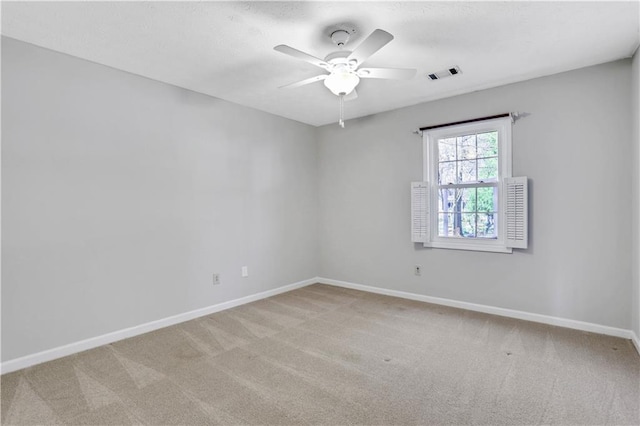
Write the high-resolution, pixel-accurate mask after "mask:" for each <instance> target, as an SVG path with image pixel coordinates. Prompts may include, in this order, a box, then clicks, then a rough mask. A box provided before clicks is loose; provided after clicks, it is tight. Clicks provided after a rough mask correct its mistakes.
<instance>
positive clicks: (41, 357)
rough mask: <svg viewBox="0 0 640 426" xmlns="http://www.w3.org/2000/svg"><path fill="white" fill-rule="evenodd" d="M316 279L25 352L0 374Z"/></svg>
mask: <svg viewBox="0 0 640 426" xmlns="http://www.w3.org/2000/svg"><path fill="white" fill-rule="evenodd" d="M316 282H317V279H316V278H311V279H308V280H304V281H299V282H297V283H293V284H289V285H285V286H282V287H278V288H275V289H272V290H267V291H263V292H261V293H256V294H252V295H249V296H245V297H241V298H239V299H234V300H230V301H228V302H222V303H218V304H216V305H211V306H207V307H205V308H200V309H196V310H193V311H189V312H185V313H182V314H178V315H173V316H170V317H167V318H163V319H159V320H156V321H151V322H147V323H144V324H140V325H136V326H134V327H129V328H125V329H123V330H118V331H114V332H112V333H107V334H103V335H101V336H96V337H91V338H89V339H86V340H81V341H79V342H74V343H69V344H67V345H64V346H59V347H57V348H53V349H48V350H46V351H42V352H38V353H35V354H32V355H27V356H23V357H20V358H16V359H12V360H9V361H5V362H3V363H2V364H0V372H1V373H2V374H5V373H10V372H12V371H16V370H21V369H23V368H27V367H31V366H33V365H37V364H41V363H43V362H47V361H52V360H54V359H58V358H62V357H65V356H68V355H73V354H75V353H78V352H82V351H86V350H88V349H93V348H96V347H98V346H102V345H106V344H109V343H113V342H116V341H118V340H122V339H127V338H129V337H133V336H138V335H140V334H144V333H148V332H150V331H154V330H158V329H160V328H164V327H168V326H170V325H174V324H178V323H181V322H185V321H189V320H192V319H194V318H199V317H202V316H205V315H211V314H213V313H215V312H220V311H224V310H226V309H230V308H234V307H236V306H240V305H244V304H246V303H251V302H255V301H256V300H260V299H265V298H267V297H271V296H275V295H276V294H280V293H284V292H287V291H290V290H294V289H296V288H300V287H305V286H308V285H310V284H313V283H316Z"/></svg>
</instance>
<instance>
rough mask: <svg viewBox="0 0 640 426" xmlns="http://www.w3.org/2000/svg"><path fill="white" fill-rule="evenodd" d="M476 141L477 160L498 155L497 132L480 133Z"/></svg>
mask: <svg viewBox="0 0 640 426" xmlns="http://www.w3.org/2000/svg"><path fill="white" fill-rule="evenodd" d="M477 140H478V158H480V157H495V156H496V155H498V132H489V133H480V134H479V135H478V138H477Z"/></svg>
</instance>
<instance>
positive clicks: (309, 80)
mask: <svg viewBox="0 0 640 426" xmlns="http://www.w3.org/2000/svg"><path fill="white" fill-rule="evenodd" d="M327 77H329V74H320V75H316V76H315V77H311V78H307V79H306V80H302V81H298V82H297V83H291V84H285V85H284V86H280V87H278V89H294V88H296V87H300V86H304V85H305V84H310V83H315V82H316V81H320V80H324V79H325V78H327Z"/></svg>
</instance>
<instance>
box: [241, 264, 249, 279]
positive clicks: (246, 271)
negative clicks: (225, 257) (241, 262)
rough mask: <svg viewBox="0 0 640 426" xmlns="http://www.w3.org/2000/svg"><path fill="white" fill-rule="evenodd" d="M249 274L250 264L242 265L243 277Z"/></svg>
mask: <svg viewBox="0 0 640 426" xmlns="http://www.w3.org/2000/svg"><path fill="white" fill-rule="evenodd" d="M248 276H249V267H248V266H243V267H242V277H243V278H245V277H248Z"/></svg>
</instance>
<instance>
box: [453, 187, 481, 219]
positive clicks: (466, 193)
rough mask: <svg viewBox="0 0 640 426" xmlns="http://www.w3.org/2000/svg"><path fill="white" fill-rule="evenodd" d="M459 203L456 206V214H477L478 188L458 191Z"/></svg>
mask: <svg viewBox="0 0 640 426" xmlns="http://www.w3.org/2000/svg"><path fill="white" fill-rule="evenodd" d="M458 197H459V201H458V204H457V205H456V212H457V211H461V212H469V213H475V212H476V188H464V189H458Z"/></svg>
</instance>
